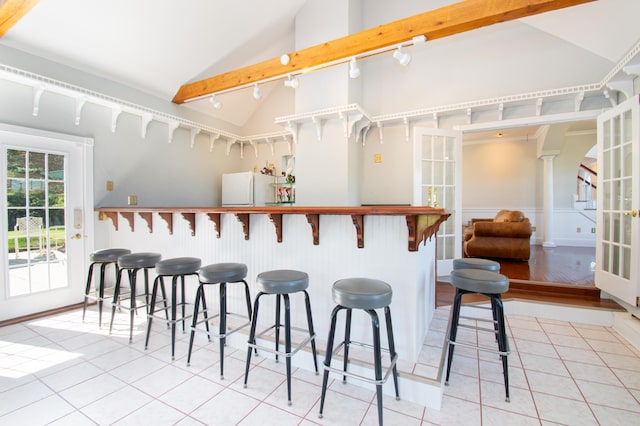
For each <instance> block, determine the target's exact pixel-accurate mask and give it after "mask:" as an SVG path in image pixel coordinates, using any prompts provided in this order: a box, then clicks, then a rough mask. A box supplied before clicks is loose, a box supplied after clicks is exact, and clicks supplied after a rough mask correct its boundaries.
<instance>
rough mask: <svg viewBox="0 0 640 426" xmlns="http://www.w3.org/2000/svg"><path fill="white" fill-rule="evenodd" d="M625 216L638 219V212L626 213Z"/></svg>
mask: <svg viewBox="0 0 640 426" xmlns="http://www.w3.org/2000/svg"><path fill="white" fill-rule="evenodd" d="M624 215H625V216H631V217H636V216H637V215H638V212H637V211H636V210H631V211H630V212H624Z"/></svg>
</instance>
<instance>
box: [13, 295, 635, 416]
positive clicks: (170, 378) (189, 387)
mask: <svg viewBox="0 0 640 426" xmlns="http://www.w3.org/2000/svg"><path fill="white" fill-rule="evenodd" d="M448 315H449V311H448V309H446V308H439V309H438V310H437V311H436V317H435V318H434V320H433V322H432V327H431V330H430V332H429V335H428V337H427V339H426V341H425V346H424V348H423V351H422V353H421V355H420V359H419V360H418V363H417V364H415V365H413V366H404V368H402V370H405V371H406V370H407V369H408V370H412V373H413V374H416V375H423V376H427V377H430V376H434V375H435V374H437V371H438V366H439V363H440V358H441V354H442V342H443V339H444V334H445V330H446V326H447V320H448ZM121 317H122V318H120V317H119V318H118V320H119V321H120V320H121V321H122V322H120V323H118V324H116V332H115V333H114V334H113V335H112V336H109V335H108V333H107V330H104V328H105V327H103V330H98V327H97V314H95V312H90V313H89V314H88V316H87V321H86V322H85V323H82V321H81V311H72V312H68V313H63V314H58V315H55V316H51V317H47V318H44V319H38V320H33V321H29V322H25V323H21V324H17V325H12V326H7V327H3V328H0V424H6V425H23V424H24V425H40V424H42V425H44V424H51V425H93V424H99V425H110V424H118V425H129V424H130V425H138V424H149V425H192V424H193V425H201V424H207V425H312V424H326V425H373V424H377V415H376V405H375V393H374V391H370V390H366V389H363V388H361V387H357V386H354V385H350V384H347V385H343V384H342V383H341V381H340V380H337V381H332V383H331V385H330V389H329V391H328V394H327V400H326V406H325V415H324V418H322V419H319V418H318V415H317V412H318V403H319V397H320V385H321V377H322V376H315V375H314V374H313V373H309V372H307V371H305V370H302V369H297V370H295V372H294V383H293V390H294V397H293V405H292V406H288V405H287V403H286V380H285V375H284V363H279V364H276V363H274V362H273V360H272V358H270V357H258V358H257V359H255V357H254V360H255V361H254V363H253V364H252V371H251V374H250V377H249V387H248V388H247V389H244V388H243V386H242V381H243V375H244V359H245V354H246V353H245V352H244V351H240V350H234V349H232V348H229V350H228V351H226V358H225V380H220V378H219V375H218V365H217V363H218V361H217V360H218V353H217V343H216V342H215V341H214V342H213V343H210V344H207V342H206V340H205V339H204V336H202V338H199V339H197V342H196V343H197V347H196V348H195V350H194V354H193V358H192V362H191V366H190V367H187V366H186V361H185V359H186V347H187V340H186V336H185V335H182V334H181V333H178V337H179V339H180V341H179V342H178V344H177V353H176V360H175V361H173V362H171V361H170V349H169V347H168V345H169V342H170V340H169V336H168V334H167V331H166V330H164V329H163V328H162V327H157V328H154V335H152V337H151V343H150V347H149V349H148V350H147V351H145V350H144V325H143V324H138V325H137V326H136V335H135V336H134V342H133V343H132V344H129V343H127V341H128V330H127V327H126V321H125V320H124V318H127V317H126V314H124V313H123V314H122V315H121ZM507 321H508V333H509V336H510V346H511V351H512V352H511V355H510V356H509V363H510V371H509V374H510V379H511V402H510V403H506V402H505V401H504V386H503V380H502V371H501V367H500V365H501V364H500V363H499V360H498V357H497V356H496V355H495V354H489V353H486V352H480V354H479V355H478V354H477V353H476V352H475V351H472V350H468V349H466V348H462V347H458V348H457V349H456V356H455V358H454V364H453V371H454V372H453V373H452V376H451V380H450V386H447V387H446V388H445V395H444V400H443V405H442V409H441V410H440V411H438V410H434V409H430V408H425V407H422V406H420V405H417V404H414V403H409V402H406V401H395V400H394V398H392V397H385V400H384V401H385V414H384V415H385V424H387V425H403V426H404V425H429V424H438V425H501V424H504V425H515V424H518V425H520V424H522V425H528V424H532V425H533V424H536V425H554V424H576V425H590V424H602V425H632V424H634V425H635V424H640V351H639V350H637V349H635V348H634V347H632V346H631V345H630V344H628V343H627V342H626V341H624V339H622V338H621V337H620V336H619V335H618V334H616V332H615V331H613V330H611V329H609V328H605V327H600V326H589V325H582V324H577V323H571V322H561V321H553V320H545V319H541V318H532V317H524V316H514V315H511V316H508V317H507ZM462 334H464V335H465V338H468V339H470V341H480V342H481V343H482V342H486V343H488V344H492V343H493V342H492V341H491V337H489V340H487V338H485V337H483V336H482V334H480V335H479V336H478V335H477V333H475V332H471V331H464V332H462V331H461V333H459V335H462ZM400 392H402V389H400Z"/></svg>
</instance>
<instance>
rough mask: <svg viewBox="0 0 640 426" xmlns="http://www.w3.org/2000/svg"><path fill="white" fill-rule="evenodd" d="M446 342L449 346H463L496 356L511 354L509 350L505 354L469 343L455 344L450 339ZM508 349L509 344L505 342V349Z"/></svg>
mask: <svg viewBox="0 0 640 426" xmlns="http://www.w3.org/2000/svg"><path fill="white" fill-rule="evenodd" d="M447 342H448V343H449V344H452V345H456V346H463V347H465V348H470V349H476V350H478V351H484V352H491V353H494V354H498V355H505V356H507V355H509V354H510V353H511V350H509V349H507V351H506V352H502V351H499V350H496V349H493V348H490V347H487V346H478V345H472V344H471V343H464V342H456V341H453V340H451V339H447ZM508 347H509V343H508V342H507V348H508Z"/></svg>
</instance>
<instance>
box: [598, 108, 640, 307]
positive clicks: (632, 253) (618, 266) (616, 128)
mask: <svg viewBox="0 0 640 426" xmlns="http://www.w3.org/2000/svg"><path fill="white" fill-rule="evenodd" d="M639 144H640V105H639V97H638V96H634V97H632V98H631V99H629V100H627V101H625V102H623V103H622V104H620V105H618V106H617V107H615V108H612V109H611V110H609V111H607V112H605V113H603V114H602V115H601V116H600V117H598V166H599V167H600V172H599V173H598V188H597V191H598V210H597V211H598V216H597V221H598V223H597V230H598V231H597V246H596V275H595V277H596V285H597V286H598V287H599V288H601V289H602V290H604V291H606V292H607V293H609V294H611V295H613V296H615V297H618V298H619V299H621V300H622V301H624V302H626V303H629V304H630V305H632V306H638V305H639V301H638V296H639V295H640V282H639V281H640V276H639V274H638V273H639V266H638V264H639V263H640V262H638V256H639V255H640V252H639V250H638V246H639V244H640V218H639V217H638V208H639V207H640V145H639ZM600 176H602V177H600Z"/></svg>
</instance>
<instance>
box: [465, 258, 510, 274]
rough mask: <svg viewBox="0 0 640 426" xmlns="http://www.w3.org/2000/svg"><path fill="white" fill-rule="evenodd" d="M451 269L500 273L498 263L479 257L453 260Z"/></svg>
mask: <svg viewBox="0 0 640 426" xmlns="http://www.w3.org/2000/svg"><path fill="white" fill-rule="evenodd" d="M453 269H454V270H458V269H484V270H485V271H493V272H500V263H498V262H496V261H495V260H489V259H481V258H479V257H463V258H460V259H453Z"/></svg>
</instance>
